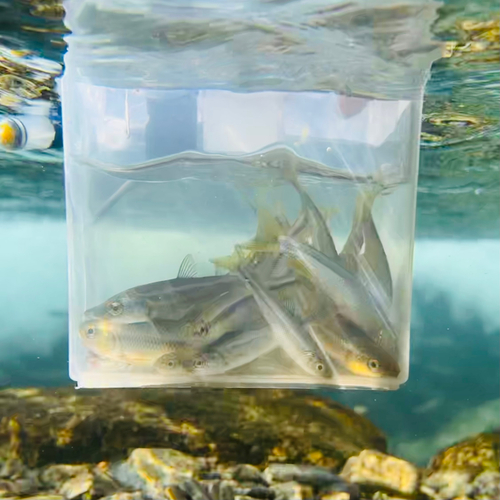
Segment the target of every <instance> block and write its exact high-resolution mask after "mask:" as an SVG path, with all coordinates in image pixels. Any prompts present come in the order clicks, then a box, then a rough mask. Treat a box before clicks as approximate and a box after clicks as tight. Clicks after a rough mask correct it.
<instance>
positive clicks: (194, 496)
mask: <svg viewBox="0 0 500 500" xmlns="http://www.w3.org/2000/svg"><path fill="white" fill-rule="evenodd" d="M179 487H180V488H181V489H182V490H183V491H184V492H185V493H186V498H187V500H212V499H211V498H210V494H209V492H208V487H207V486H206V485H204V484H201V483H199V482H198V481H194V480H189V481H184V483H182V484H180V485H179Z"/></svg>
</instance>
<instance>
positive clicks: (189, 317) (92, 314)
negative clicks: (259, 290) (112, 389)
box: [80, 259, 273, 367]
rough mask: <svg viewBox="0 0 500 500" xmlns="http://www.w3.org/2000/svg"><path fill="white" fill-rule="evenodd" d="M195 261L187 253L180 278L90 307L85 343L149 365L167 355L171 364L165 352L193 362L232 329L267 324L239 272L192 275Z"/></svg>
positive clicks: (84, 324)
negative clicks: (196, 276)
mask: <svg viewBox="0 0 500 500" xmlns="http://www.w3.org/2000/svg"><path fill="white" fill-rule="evenodd" d="M191 267H192V266H191V264H190V261H189V260H186V259H185V260H184V261H183V263H182V265H181V270H180V272H179V277H178V278H176V279H174V280H170V281H166V282H158V283H153V284H151V285H144V286H141V287H136V288H133V289H130V290H127V291H125V292H123V293H122V294H118V295H116V296H114V297H112V298H111V299H110V300H109V301H107V302H106V303H105V304H101V305H100V306H97V307H95V308H93V309H91V310H89V311H87V312H86V313H85V314H84V317H83V321H82V326H81V328H80V337H81V339H82V341H83V343H84V345H85V346H86V347H87V348H88V349H89V350H90V351H92V352H94V353H95V354H97V355H99V356H100V357H102V358H107V359H111V360H116V361H121V362H124V363H129V364H150V365H151V364H155V363H156V362H157V361H158V360H159V359H160V358H162V357H163V363H162V364H163V366H170V367H173V366H172V365H174V364H176V363H175V362H171V363H170V365H168V363H169V361H170V359H167V358H168V356H167V357H165V356H166V355H167V354H168V355H169V356H170V358H172V359H173V358H174V357H175V356H174V354H175V353H176V352H177V353H178V354H177V357H178V358H179V359H180V358H183V360H184V361H183V363H184V365H185V364H186V363H188V362H189V361H190V360H191V362H192V363H194V362H195V357H196V356H197V355H198V354H199V353H200V352H201V350H202V348H203V347H204V346H206V345H208V344H211V343H213V342H215V341H217V340H218V339H219V338H220V337H222V336H224V335H225V334H227V333H228V332H234V331H244V330H250V331H251V330H259V329H262V328H264V327H267V322H266V320H265V319H264V317H263V316H262V314H261V311H260V308H259V307H258V306H257V304H256V302H255V299H254V298H253V296H252V293H251V291H250V290H248V287H247V286H246V285H245V283H244V282H242V281H241V279H240V278H239V277H238V276H221V277H213V278H194V277H189V275H192V274H193V273H192V272H190V271H189V269H190V268H191ZM272 340H273V337H272V335H268V343H270V342H272ZM226 364H227V363H226ZM184 365H183V366H184Z"/></svg>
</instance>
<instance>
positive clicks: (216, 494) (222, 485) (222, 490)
mask: <svg viewBox="0 0 500 500" xmlns="http://www.w3.org/2000/svg"><path fill="white" fill-rule="evenodd" d="M208 493H209V495H210V496H211V497H212V500H233V499H234V488H233V485H232V484H231V482H230V481H215V482H213V483H211V484H209V485H208Z"/></svg>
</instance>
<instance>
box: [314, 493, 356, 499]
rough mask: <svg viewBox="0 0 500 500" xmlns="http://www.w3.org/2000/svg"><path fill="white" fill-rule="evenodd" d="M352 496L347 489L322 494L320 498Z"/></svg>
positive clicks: (347, 497) (348, 497)
mask: <svg viewBox="0 0 500 500" xmlns="http://www.w3.org/2000/svg"><path fill="white" fill-rule="evenodd" d="M351 498H352V497H351V495H350V494H349V493H348V492H347V491H332V492H330V493H326V494H324V495H321V496H320V500H350V499H351Z"/></svg>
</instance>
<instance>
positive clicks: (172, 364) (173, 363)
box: [167, 359, 175, 368]
mask: <svg viewBox="0 0 500 500" xmlns="http://www.w3.org/2000/svg"><path fill="white" fill-rule="evenodd" d="M167 368H175V361H174V360H173V359H171V360H170V361H169V362H168V363H167Z"/></svg>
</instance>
